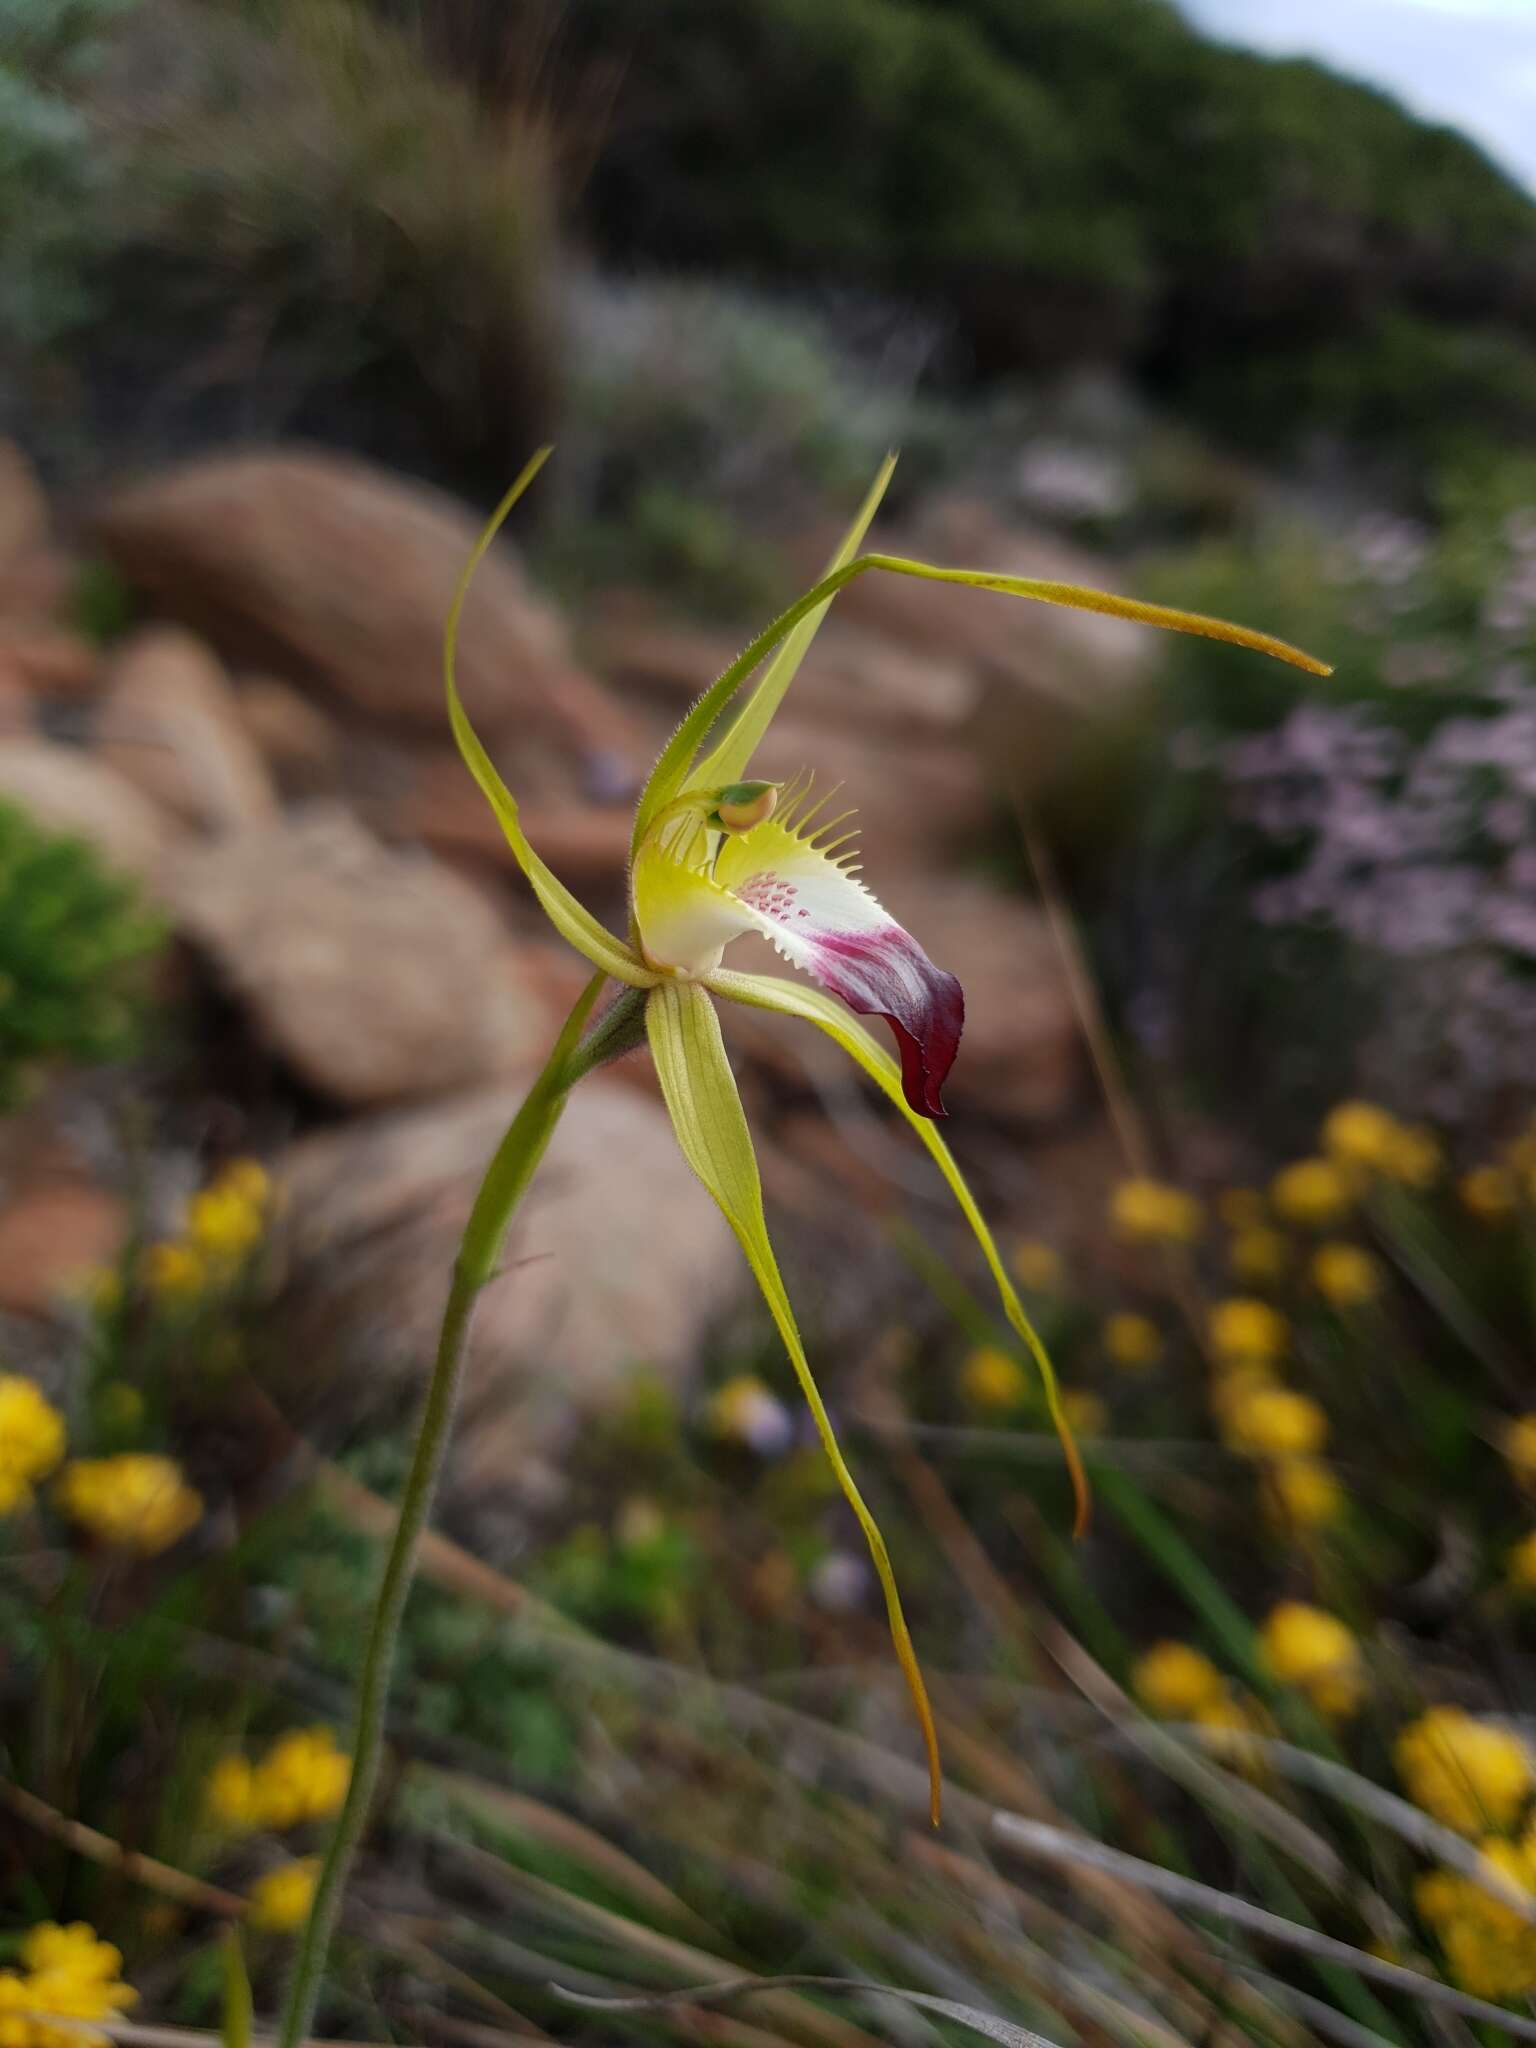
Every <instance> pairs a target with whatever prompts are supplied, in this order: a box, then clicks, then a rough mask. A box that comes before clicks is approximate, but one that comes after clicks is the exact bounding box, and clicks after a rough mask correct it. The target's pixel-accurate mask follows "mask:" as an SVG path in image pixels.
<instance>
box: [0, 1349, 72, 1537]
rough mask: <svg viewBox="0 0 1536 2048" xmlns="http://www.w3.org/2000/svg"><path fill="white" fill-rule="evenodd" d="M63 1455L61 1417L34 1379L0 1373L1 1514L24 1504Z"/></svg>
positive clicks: (8, 1512)
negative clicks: (34, 1488) (35, 1486)
mask: <svg viewBox="0 0 1536 2048" xmlns="http://www.w3.org/2000/svg"><path fill="white" fill-rule="evenodd" d="M63 1455H64V1418H63V1416H62V1415H60V1413H59V1411H58V1409H57V1408H55V1407H54V1406H53V1404H52V1402H51V1401H48V1400H46V1399H45V1398H44V1396H43V1392H42V1389H41V1388H40V1387H39V1386H38V1385H37V1384H36V1382H35V1381H33V1380H28V1379H23V1378H22V1377H21V1375H20V1374H19V1373H0V1515H8V1514H10V1513H12V1511H13V1510H14V1509H16V1508H24V1507H25V1506H26V1505H27V1503H28V1502H29V1501H30V1500H31V1498H32V1486H33V1483H34V1481H36V1480H38V1479H43V1478H46V1477H47V1475H48V1474H49V1473H50V1472H51V1471H52V1470H53V1468H54V1466H55V1465H57V1464H58V1462H59V1460H60V1458H62V1457H63Z"/></svg>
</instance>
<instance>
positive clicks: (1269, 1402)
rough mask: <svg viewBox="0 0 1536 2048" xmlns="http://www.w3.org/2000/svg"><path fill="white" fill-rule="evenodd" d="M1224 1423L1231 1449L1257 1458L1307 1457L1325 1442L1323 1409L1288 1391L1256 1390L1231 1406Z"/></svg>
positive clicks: (1326, 1434) (1312, 1401) (1302, 1396)
mask: <svg viewBox="0 0 1536 2048" xmlns="http://www.w3.org/2000/svg"><path fill="white" fill-rule="evenodd" d="M1224 1422H1225V1425H1226V1437H1227V1441H1228V1443H1229V1444H1231V1446H1232V1448H1233V1449H1234V1450H1239V1451H1248V1452H1250V1453H1251V1454H1253V1455H1254V1456H1257V1457H1271V1458H1305V1457H1310V1456H1311V1455H1312V1454H1313V1453H1314V1452H1317V1451H1320V1450H1321V1449H1322V1448H1323V1445H1324V1444H1325V1443H1326V1442H1327V1441H1328V1418H1327V1416H1326V1415H1325V1414H1324V1413H1323V1411H1322V1409H1321V1408H1319V1406H1318V1405H1317V1403H1316V1402H1315V1401H1314V1400H1311V1399H1310V1398H1309V1397H1308V1396H1307V1395H1306V1394H1293V1393H1292V1392H1291V1390H1290V1389H1289V1388H1288V1387H1255V1388H1254V1389H1253V1390H1252V1391H1251V1392H1250V1393H1247V1394H1245V1395H1243V1396H1242V1397H1241V1399H1239V1400H1236V1401H1234V1402H1232V1403H1231V1405H1230V1406H1229V1407H1228V1409H1227V1411H1226V1414H1225V1417H1224Z"/></svg>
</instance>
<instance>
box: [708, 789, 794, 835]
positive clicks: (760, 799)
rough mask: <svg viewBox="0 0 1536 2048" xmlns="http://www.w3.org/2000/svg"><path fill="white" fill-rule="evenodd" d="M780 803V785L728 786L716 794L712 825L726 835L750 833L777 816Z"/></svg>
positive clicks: (710, 815)
mask: <svg viewBox="0 0 1536 2048" xmlns="http://www.w3.org/2000/svg"><path fill="white" fill-rule="evenodd" d="M778 801H779V785H778V784H777V783H776V782H728V783H727V784H726V785H725V787H724V789H722V790H719V791H718V792H717V793H716V796H715V808H714V809H713V810H712V811H711V812H710V814H709V822H710V824H711V825H715V826H717V827H718V828H719V829H720V830H721V831H722V832H750V831H751V830H752V827H753V826H754V825H761V824H762V823H763V821H764V819H765V818H771V817H772V816H773V814H774V811H775V809H776V808H777V806H778Z"/></svg>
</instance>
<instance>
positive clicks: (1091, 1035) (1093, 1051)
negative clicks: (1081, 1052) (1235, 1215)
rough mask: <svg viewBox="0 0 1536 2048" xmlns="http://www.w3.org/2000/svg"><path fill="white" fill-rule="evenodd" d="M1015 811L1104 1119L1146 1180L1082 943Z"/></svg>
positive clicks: (1138, 1130) (1142, 1137)
mask: <svg viewBox="0 0 1536 2048" xmlns="http://www.w3.org/2000/svg"><path fill="white" fill-rule="evenodd" d="M1014 809H1015V812H1016V814H1017V817H1018V821H1019V837H1020V838H1021V839H1022V840H1023V842H1024V857H1025V859H1026V860H1027V861H1028V862H1029V866H1030V871H1031V873H1032V874H1033V875H1034V878H1035V887H1036V888H1037V889H1038V890H1039V892H1040V903H1041V907H1042V908H1043V909H1044V911H1045V921H1046V923H1047V924H1048V925H1049V926H1050V928H1051V937H1052V939H1053V940H1054V941H1055V945H1056V951H1057V954H1058V956H1059V958H1060V960H1061V971H1062V973H1063V975H1064V976H1065V977H1066V983H1067V993H1068V995H1069V996H1070V998H1071V1001H1072V1007H1073V1009H1074V1010H1075V1011H1076V1012H1077V1023H1078V1029H1079V1030H1080V1031H1081V1032H1082V1034H1083V1042H1084V1043H1085V1044H1086V1046H1087V1047H1088V1057H1089V1059H1090V1060H1091V1061H1092V1062H1093V1070H1094V1073H1095V1074H1096V1075H1097V1076H1098V1082H1099V1087H1100V1088H1101V1089H1102V1091H1103V1094H1104V1104H1105V1107H1106V1108H1107V1109H1108V1111H1109V1120H1110V1122H1111V1123H1112V1124H1113V1125H1114V1127H1115V1136H1116V1137H1117V1138H1118V1139H1119V1141H1120V1150H1121V1151H1122V1152H1123V1153H1124V1155H1125V1162H1126V1164H1127V1166H1128V1167H1129V1168H1130V1170H1131V1172H1132V1173H1133V1174H1135V1175H1136V1176H1137V1178H1138V1179H1141V1180H1150V1179H1151V1178H1152V1176H1153V1173H1154V1171H1155V1168H1154V1166H1153V1161H1152V1146H1151V1143H1150V1142H1149V1140H1148V1138H1147V1132H1146V1126H1145V1125H1144V1124H1143V1123H1142V1120H1141V1112H1140V1111H1139V1110H1138V1109H1137V1107H1136V1104H1135V1102H1134V1101H1133V1099H1132V1097H1131V1091H1130V1089H1129V1088H1128V1087H1127V1086H1126V1082H1125V1076H1124V1074H1123V1073H1122V1072H1121V1071H1120V1061H1119V1059H1118V1057H1117V1056H1116V1053H1115V1048H1114V1042H1113V1040H1112V1039H1111V1037H1110V1031H1109V1025H1108V1024H1107V1022H1106V1021H1105V1017H1104V1006H1103V1004H1102V1003H1101V1002H1100V1001H1099V992H1098V990H1097V988H1095V986H1094V981H1093V975H1092V973H1091V972H1090V970H1089V967H1088V960H1087V955H1086V954H1085V953H1084V950H1083V945H1082V941H1081V940H1080V939H1079V938H1078V936H1077V926H1076V925H1075V923H1074V922H1073V920H1072V916H1071V914H1070V912H1069V911H1068V909H1067V906H1066V898H1065V897H1064V896H1063V894H1062V891H1061V885H1060V882H1059V881H1058V879H1057V875H1056V862H1055V860H1054V858H1053V856H1052V854H1051V850H1050V847H1049V846H1048V845H1047V844H1046V842H1045V840H1044V838H1043V837H1042V836H1041V834H1040V833H1039V832H1037V831H1036V829H1035V827H1034V825H1033V824H1032V823H1031V822H1030V818H1029V813H1028V812H1027V810H1026V809H1025V807H1024V804H1023V801H1022V799H1021V798H1019V797H1018V796H1017V795H1015V798H1014Z"/></svg>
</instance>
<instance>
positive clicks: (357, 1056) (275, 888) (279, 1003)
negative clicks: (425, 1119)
mask: <svg viewBox="0 0 1536 2048" xmlns="http://www.w3.org/2000/svg"><path fill="white" fill-rule="evenodd" d="M171 898H172V903H173V907H174V909H175V912H176V915H177V918H178V922H179V925H180V927H181V929H182V930H183V932H184V933H185V934H186V936H187V937H188V938H189V939H191V940H192V941H193V943H194V944H195V945H196V946H197V947H198V948H199V949H201V950H202V951H203V952H205V953H206V954H207V955H208V956H209V957H210V959H211V960H212V962H213V964H214V966H215V968H216V969H217V971H218V974H219V976H220V979H221V980H222V981H223V983H224V984H225V985H226V986H227V987H228V989H229V990H230V991H231V992H232V993H233V995H234V996H235V998H236V1000H237V1001H239V1002H240V1003H241V1004H242V1006H243V1007H244V1008H245V1010H246V1011H247V1012H248V1014H249V1015H250V1017H251V1018H252V1020H253V1022H254V1024H255V1026H256V1028H257V1030H258V1031H259V1032H260V1034H261V1035H262V1036H264V1037H265V1038H266V1039H267V1040H268V1041H269V1042H270V1043H271V1045H272V1046H273V1047H274V1049H275V1050H276V1051H277V1052H278V1053H279V1054H280V1055H281V1056H282V1057H283V1058H284V1059H285V1060H287V1061H288V1063H289V1064H290V1065H291V1066H292V1067H293V1069H294V1070H295V1072H296V1073H297V1074H298V1075H299V1076H300V1077H301V1078H302V1079H303V1080H304V1081H305V1082H307V1083H308V1085H309V1086H310V1087H312V1088H314V1089H316V1090H317V1091H318V1092H319V1093H320V1094H322V1095H325V1096H329V1097H330V1098H332V1099H333V1100H335V1101H338V1102H345V1103H353V1104H359V1105H372V1104H380V1103H389V1102H398V1101H405V1100H409V1099H410V1098H411V1097H413V1096H421V1095H434V1094H441V1093H443V1092H445V1091H447V1090H449V1089H453V1088H462V1087H464V1086H466V1085H468V1084H470V1083H472V1082H476V1081H483V1080H486V1079H488V1078H489V1077H491V1076H493V1075H496V1074H501V1073H505V1072H507V1071H508V1070H509V1069H510V1068H512V1067H515V1066H516V1065H518V1064H519V1063H520V1062H522V1061H523V1060H525V1059H526V1058H527V1057H528V1055H529V1054H530V1052H531V1051H532V1050H533V1049H534V1047H536V1046H537V1045H538V1044H540V1043H541V1042H542V1041H543V1038H544V1036H545V1033H546V1019H545V1017H544V1015H543V1013H542V1010H541V1008H540V1005H539V1003H538V1000H537V998H536V996H535V995H534V994H533V993H532V992H531V991H530V990H529V988H528V987H527V985H526V984H525V982H524V980H523V978H522V976H521V974H520V973H519V970H518V966H517V961H516V957H515V950H514V948H513V946H512V945H511V942H510V941H509V939H508V937H507V935H506V933H505V931H504V930H503V928H502V926H501V924H500V921H499V920H498V918H497V917H496V915H495V913H494V911H493V910H492V909H491V908H490V907H489V906H488V905H487V904H486V903H485V902H484V900H483V899H482V898H481V896H480V895H479V893H478V892H477V891H476V890H475V889H474V888H473V887H472V886H471V885H470V884H469V883H467V882H465V881H463V880H461V879H460V877H458V876H457V875H454V874H451V873H449V872H448V870H446V869H445V868H444V867H442V866H441V865H440V864H439V863H438V862H435V861H433V860H430V859H427V858H426V857H424V856H417V855H407V854H401V853H393V852H391V851H390V850H389V849H388V848H386V847H384V846H381V845H380V844H379V843H378V841H377V840H376V839H374V838H373V837H372V836H371V834H369V833H368V832H366V831H365V830H364V829H363V827H362V826H361V825H360V824H358V822H357V821H356V819H355V818H353V817H352V816H351V815H350V814H349V813H347V812H346V811H343V810H341V809H339V808H336V807H332V806H323V807H320V806H317V807H315V808H314V809H312V810H311V811H309V812H307V813H305V814H300V815H296V816H294V817H293V818H291V819H288V820H286V821H284V822H283V823H281V824H279V825H276V826H272V827H269V828H267V829H264V830H260V831H252V832H247V833H244V834H242V835H241V836H240V837H239V838H238V839H231V840H226V841H223V842H221V843H219V844H217V845H215V846H210V847H205V848H200V849H198V850H197V851H196V852H195V853H189V854H187V855H186V856H185V857H184V858H183V859H182V860H181V861H180V862H179V863H178V864H177V869H176V873H175V876H174V879H173V882H172V884H171Z"/></svg>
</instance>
